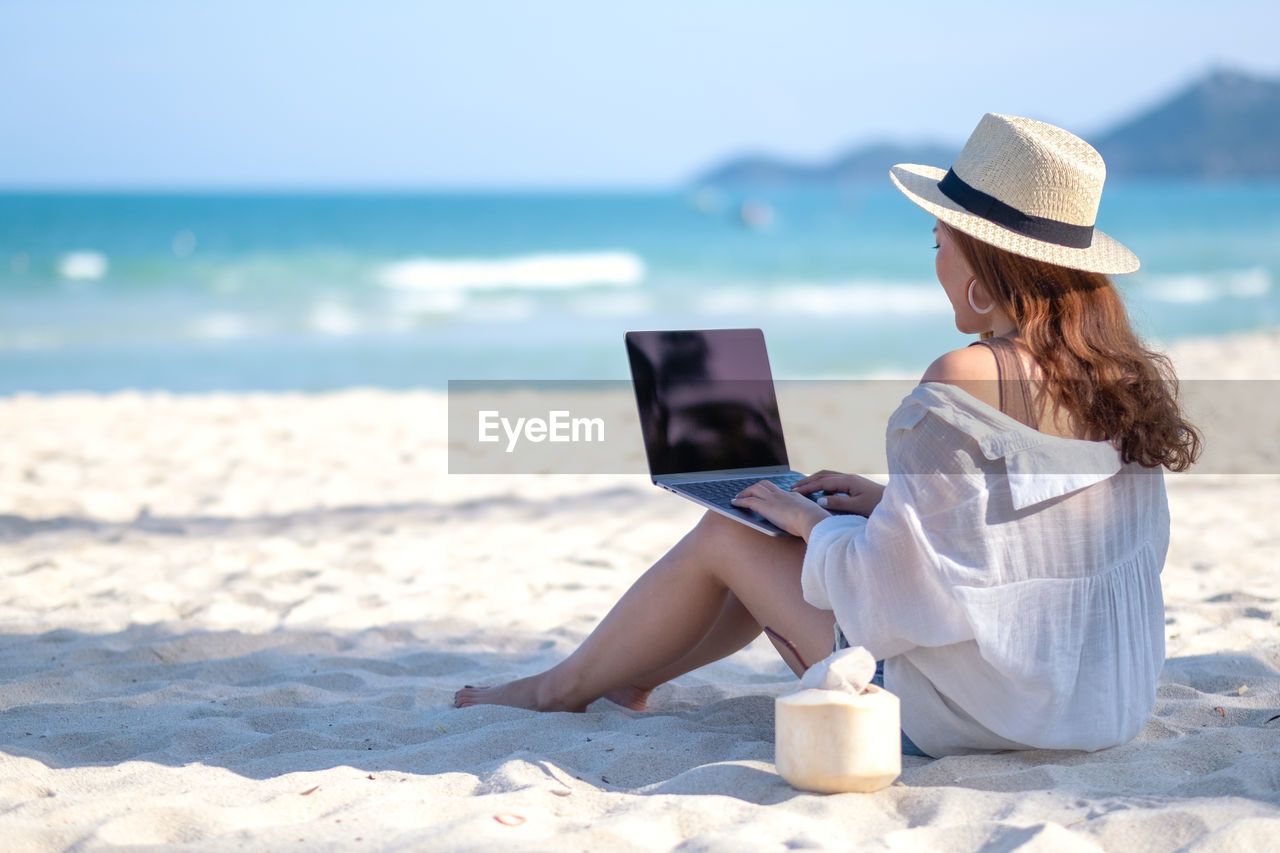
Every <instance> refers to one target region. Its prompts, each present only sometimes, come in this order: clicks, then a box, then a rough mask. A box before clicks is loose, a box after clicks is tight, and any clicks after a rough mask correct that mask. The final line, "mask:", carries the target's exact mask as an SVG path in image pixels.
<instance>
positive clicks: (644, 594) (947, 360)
mask: <svg viewBox="0 0 1280 853" xmlns="http://www.w3.org/2000/svg"><path fill="white" fill-rule="evenodd" d="M891 177H892V179H893V181H894V183H895V185H896V186H897V187H898V188H899V189H900V190H901V191H902V192H903V193H904V194H905V195H906V196H907V197H908V198H909V199H910V200H911V201H913V202H915V203H916V204H917V205H919V206H920V207H922V208H924V209H925V210H927V211H928V212H930V213H931V214H933V215H934V216H935V217H936V218H937V223H936V225H935V227H934V235H935V237H936V240H937V244H936V246H935V248H936V249H937V261H936V270H937V275H938V280H939V282H940V283H941V284H942V288H943V290H944V291H945V292H946V295H947V298H948V299H949V300H950V302H951V305H952V307H953V308H954V310H955V318H956V326H957V328H958V329H959V330H960V331H962V332H966V333H970V334H977V335H980V336H981V337H982V338H983V340H981V341H979V343H980V344H983V345H979V346H970V347H967V348H964V349H959V350H956V351H954V352H949V353H946V354H945V355H943V356H941V357H940V358H938V359H937V360H936V361H935V362H934V363H933V364H932V365H930V367H929V369H928V370H927V371H926V372H925V374H924V377H923V379H922V380H921V383H920V384H919V385H918V386H917V387H916V389H915V390H914V391H913V392H912V393H911V394H910V395H908V397H907V398H906V399H905V400H903V402H902V404H901V405H900V406H899V408H898V409H897V411H895V412H894V414H893V416H892V417H891V418H890V420H889V426H888V431H887V445H888V458H889V472H890V476H889V482H888V484H887V485H886V486H880V485H878V484H876V483H874V482H872V481H870V480H867V479H864V478H862V477H858V476H854V475H848V474H839V473H836V472H831V471H823V472H820V473H818V474H815V475H813V476H811V477H808V478H806V479H804V480H802V481H800V482H799V483H798V484H797V485H796V486H795V487H793V489H792V491H791V492H784V491H783V490H781V489H779V488H778V487H776V486H774V485H772V484H771V483H768V482H761V483H757V484H755V485H753V486H751V487H750V488H748V489H746V490H745V491H744V492H743V493H742V494H741V495H739V497H738V499H737V501H736V503H737V504H738V505H739V506H743V507H746V508H749V509H753V510H755V511H757V512H759V513H760V514H761V515H763V516H765V517H766V518H768V519H769V520H770V521H773V522H774V523H775V524H777V525H778V526H780V527H782V528H783V529H785V530H787V531H788V532H790V533H793V534H794V535H795V536H794V538H789V539H788V538H777V539H774V538H769V537H765V536H763V535H761V534H759V533H756V532H755V531H752V530H750V529H749V528H747V527H745V526H743V525H740V524H737V523H735V522H733V521H730V520H726V519H724V518H722V517H720V516H719V515H716V514H714V513H708V514H707V515H706V516H704V517H703V519H702V521H701V522H700V523H699V524H698V525H697V526H696V527H695V528H694V529H693V530H692V531H691V532H690V533H689V534H688V535H686V536H685V537H684V539H682V540H681V541H680V542H679V543H678V544H677V545H676V546H675V547H674V548H672V549H671V551H670V552H668V553H667V554H666V555H665V556H663V557H662V558H661V559H660V560H659V561H658V562H657V563H656V564H655V565H654V566H653V567H652V568H651V569H650V570H649V571H648V572H647V573H645V574H644V575H643V576H642V577H641V578H640V579H639V580H637V581H636V583H635V584H634V585H633V586H632V587H631V589H630V590H628V592H627V593H626V594H625V595H624V596H623V597H622V599H621V600H620V601H619V602H618V604H617V605H616V606H615V607H614V608H613V610H612V611H611V612H610V613H609V614H608V616H606V617H605V619H604V620H603V621H602V622H601V623H600V625H599V626H598V627H597V628H596V629H595V631H594V632H592V634H591V635H590V636H589V637H588V638H587V639H586V640H585V641H584V642H583V644H582V645H581V646H580V647H579V648H578V649H577V650H576V651H575V652H574V653H573V654H572V655H570V656H569V657H568V658H567V659H565V660H564V661H563V662H561V663H560V664H558V665H557V666H555V667H553V668H552V669H550V670H547V671H546V672H543V673H540V674H539V675H535V676H533V677H531V678H524V679H520V680H518V681H513V682H510V683H508V684H504V685H501V686H498V687H491V688H466V689H463V690H461V691H459V692H458V694H457V695H456V697H455V703H456V704H457V705H458V706H466V705H473V704H481V703H499V704H507V705H517V706H522V707H528V708H538V709H543V710H582V709H583V708H585V707H586V705H587V704H588V703H589V702H591V701H593V700H595V699H597V698H600V697H602V696H605V697H608V698H610V699H612V700H613V701H615V702H618V703H619V704H622V705H625V706H627V707H630V708H635V709H642V708H643V707H644V705H645V700H646V697H647V696H648V694H649V691H651V690H652V689H653V688H654V687H656V686H657V685H659V684H662V683H663V682H665V681H667V680H669V679H671V678H675V677H676V676H679V675H681V674H683V673H685V672H688V671H690V670H692V669H695V668H697V667H700V666H703V665H704V664H707V663H710V662H712V661H715V660H718V659H719V658H722V657H724V656H726V655H728V654H731V653H732V652H734V651H737V650H738V649H740V648H742V647H743V646H745V645H746V644H747V643H748V642H750V641H751V640H752V639H754V638H755V637H756V636H757V635H758V634H759V633H760V631H761V630H762V629H766V628H767V630H768V633H769V636H770V637H771V639H773V641H774V644H775V646H777V647H778V649H779V651H780V653H781V654H782V655H783V657H784V659H786V660H787V662H788V663H789V664H790V665H791V667H792V669H793V670H795V671H796V672H797V673H801V672H803V671H804V668H805V666H806V662H808V663H812V662H814V661H817V660H820V659H821V658H823V657H825V656H826V655H827V654H828V653H829V652H830V650H831V646H832V637H833V632H834V636H835V638H836V645H837V647H839V646H842V645H845V644H847V643H852V644H856V645H862V646H865V647H866V648H867V649H868V650H869V651H871V653H872V654H874V655H875V656H876V657H877V658H878V659H882V660H883V661H884V666H883V674H882V678H883V683H884V686H885V687H886V688H887V689H889V690H890V691H893V692H894V693H897V694H898V696H899V697H900V698H901V700H902V727H903V747H904V751H906V752H908V753H912V754H926V755H931V756H942V755H950V754H958V753H965V752H979V751H992V750H1001V749H1020V748H1060V749H1100V748H1102V747H1106V746H1111V745H1114V744H1118V743H1122V742H1124V741H1126V740H1128V739H1130V738H1132V737H1133V736H1134V735H1136V734H1137V733H1138V731H1139V730H1140V729H1141V727H1142V726H1143V724H1144V723H1145V721H1146V719H1147V717H1148V716H1149V715H1150V713H1151V709H1152V707H1153V705H1154V701H1155V682H1156V678H1157V676H1158V674H1159V671H1160V668H1161V665H1162V664H1163V660H1164V605H1163V600H1162V597H1161V592H1160V583H1159V573H1160V570H1161V568H1162V566H1163V563H1164V557H1165V552H1166V550H1167V548H1168V541H1169V517H1168V511H1167V504H1166V501H1165V492H1164V480H1163V477H1162V472H1161V468H1162V467H1167V468H1170V469H1171V470H1183V469H1185V468H1186V467H1188V466H1189V465H1190V464H1191V463H1192V462H1193V461H1194V459H1195V457H1196V456H1197V454H1198V452H1199V444H1200V439H1199V436H1198V434H1197V433H1196V431H1195V429H1194V428H1193V427H1192V426H1191V425H1190V424H1189V423H1187V421H1186V420H1184V419H1183V417H1182V415H1181V413H1180V412H1179V409H1178V406H1177V403H1176V400H1175V396H1174V393H1173V387H1172V383H1171V382H1169V381H1166V380H1171V379H1172V373H1171V370H1170V368H1169V364H1168V362H1167V360H1165V359H1164V358H1163V357H1161V356H1159V355H1156V354H1154V353H1152V352H1150V351H1148V350H1146V349H1145V348H1143V346H1142V345H1141V343H1140V342H1139V341H1138V339H1137V338H1136V337H1135V335H1134V333H1133V332H1132V330H1131V329H1130V326H1129V322H1128V318H1127V317H1126V315H1125V312H1124V308H1123V305H1122V304H1121V301H1120V298H1119V295H1118V294H1117V292H1116V290H1115V288H1114V287H1113V286H1112V284H1111V282H1110V281H1109V279H1108V278H1107V274H1113V273H1125V272H1132V271H1133V270H1136V269H1137V268H1138V260H1137V258H1136V257H1135V256H1134V255H1133V253H1132V252H1130V251H1129V250H1128V249H1126V248H1125V247H1124V246H1122V245H1120V244H1119V243H1118V242H1116V241H1115V240H1113V239H1111V238H1110V237H1108V236H1107V235H1105V234H1103V233H1102V232H1100V231H1098V230H1096V229H1095V228H1094V227H1093V224H1094V220H1095V217H1096V214H1097V208H1098V202H1099V200H1100V197H1101V191H1102V183H1103V177H1104V167H1103V163H1102V159H1101V157H1100V156H1099V155H1098V153H1097V152H1096V151H1095V150H1094V149H1093V148H1091V147H1090V146H1089V145H1088V144H1087V143H1085V142H1084V141H1083V140H1081V139H1079V138H1077V137H1075V136H1073V135H1071V134H1069V133H1067V132H1066V131H1063V130H1061V129H1060V128H1057V127H1054V126H1052V125H1048V124H1044V123H1042V122H1036V121H1031V120H1029V119H1022V118H1014V117H1008V116H999V115H994V114H988V115H987V116H985V117H984V118H983V119H982V121H981V122H980V123H979V124H978V127H977V129H976V130H975V131H974V132H973V135H972V136H971V137H970V138H969V140H968V142H967V143H966V144H965V147H964V150H963V151H961V153H960V156H959V157H958V158H957V160H956V162H955V165H954V166H953V167H952V169H951V170H949V171H945V172H944V170H942V169H935V168H931V167H926V166H912V165H900V166H895V167H894V168H893V170H892V171H891ZM818 490H821V491H823V492H825V493H826V494H828V495H830V497H828V498H826V500H825V502H823V501H819V503H820V504H823V505H821V506H820V505H817V504H815V503H814V502H813V501H811V500H809V499H808V498H806V497H804V495H807V494H811V493H813V492H815V491H818ZM832 510H836V511H840V512H841V513H845V514H840V515H833V514H832V513H831V512H830V511H832Z"/></svg>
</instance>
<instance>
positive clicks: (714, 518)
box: [693, 510, 779, 554]
mask: <svg viewBox="0 0 1280 853" xmlns="http://www.w3.org/2000/svg"><path fill="white" fill-rule="evenodd" d="M693 534H694V539H695V541H696V542H697V544H698V545H699V546H705V547H707V548H709V549H711V550H712V551H713V552H715V553H718V554H723V553H726V552H733V551H736V550H738V549H741V548H744V547H745V548H748V549H754V548H762V547H763V548H767V547H769V545H770V544H771V543H774V542H777V541H779V540H777V539H775V538H774V537H772V536H768V535H766V534H764V533H761V532H760V531H758V530H755V529H754V528H751V527H748V526H747V525H745V524H742V523H741V522H738V521H734V520H733V519H732V518H727V517H726V516H723V515H721V514H720V513H718V512H713V511H712V510H707V511H706V512H704V513H703V514H702V518H701V519H700V520H699V521H698V524H697V526H696V527H694V528H693Z"/></svg>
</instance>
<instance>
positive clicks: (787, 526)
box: [730, 480, 831, 542]
mask: <svg viewBox="0 0 1280 853" xmlns="http://www.w3.org/2000/svg"><path fill="white" fill-rule="evenodd" d="M730 503H732V504H733V505H734V506H739V507H742V508H743V509H750V510H755V511H756V512H758V513H760V514H761V515H763V516H764V517H765V518H767V519H769V521H772V522H773V523H774V524H776V525H778V526H779V527H781V528H782V529H783V530H785V531H787V532H788V533H790V534H792V535H795V536H799V537H801V538H802V539H804V540H805V541H806V542H807V541H809V533H810V531H812V530H813V528H814V525H816V524H817V523H818V522H819V521H822V519H824V518H827V517H828V516H830V515H831V513H829V512H827V511H826V510H825V509H823V508H822V507H820V506H818V505H817V504H816V503H814V502H813V501H812V500H810V499H809V498H806V497H805V496H804V495H802V494H800V493H798V492H789V491H784V490H783V489H780V488H778V487H777V486H776V485H775V484H773V483H771V482H769V481H768V480H760V481H759V482H757V483H752V484H751V485H750V486H747V487H746V488H745V489H743V490H742V491H741V492H740V493H739V494H738V496H737V497H736V498H734V499H733V500H732V501H730Z"/></svg>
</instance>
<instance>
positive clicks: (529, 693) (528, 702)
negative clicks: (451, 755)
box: [453, 673, 587, 713]
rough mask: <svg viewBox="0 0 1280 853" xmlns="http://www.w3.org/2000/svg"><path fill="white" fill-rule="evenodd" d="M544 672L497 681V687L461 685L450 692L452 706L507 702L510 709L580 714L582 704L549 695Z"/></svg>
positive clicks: (584, 708) (466, 706) (504, 703)
mask: <svg viewBox="0 0 1280 853" xmlns="http://www.w3.org/2000/svg"><path fill="white" fill-rule="evenodd" d="M545 676H546V673H543V674H541V675H532V676H530V677H528V678H519V679H516V680H515V681H508V682H507V683H506V684H499V685H498V686H497V687H464V688H462V689H461V690H459V691H458V692H457V693H455V694H453V706H454V707H455V708H469V707H471V706H472V705H509V706H511V707H512V708H528V709H529V710H531V711H575V712H577V713H582V712H583V711H585V710H586V709H587V706H586V705H585V704H583V705H572V704H569V703H566V702H563V701H559V700H557V699H555V698H553V697H552V696H551V695H550V689H549V686H548V685H547V683H546V681H547V679H546V678H545Z"/></svg>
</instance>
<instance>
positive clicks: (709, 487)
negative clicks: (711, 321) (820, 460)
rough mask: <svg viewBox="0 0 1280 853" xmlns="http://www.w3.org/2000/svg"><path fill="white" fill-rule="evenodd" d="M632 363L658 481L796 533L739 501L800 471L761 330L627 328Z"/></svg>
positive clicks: (784, 483)
mask: <svg viewBox="0 0 1280 853" xmlns="http://www.w3.org/2000/svg"><path fill="white" fill-rule="evenodd" d="M626 345H627V360H628V361H629V362H630V365H631V383H632V385H633V386H634V387H635V392H636V405H637V406H638V408H639V411H640V428H641V431H642V432H643V434H644V448H645V455H646V456H647V457H648V460H649V476H650V477H651V478H652V479H653V482H654V483H655V484H656V485H658V486H661V487H662V488H664V489H667V490H668V491H671V492H675V493H676V494H678V495H680V496H681V497H684V498H688V499H689V500H691V501H693V502H694V503H697V504H701V505H702V506H705V507H707V508H708V509H711V510H714V511H715V512H718V513H720V514H721V515H724V516H727V517H728V518H732V519H733V520H734V521H739V522H741V523H743V524H745V525H747V526H748V527H752V528H755V529H756V530H759V531H760V532H762V533H767V534H769V535H770V536H789V535H790V534H788V533H787V532H786V531H784V530H782V529H781V528H779V527H777V526H776V525H774V524H772V523H771V522H769V521H768V520H766V519H765V518H764V517H763V516H761V515H760V514H759V513H756V512H753V511H751V510H748V509H743V508H741V507H736V506H734V505H733V504H731V503H730V501H731V500H733V498H735V497H736V496H737V495H738V493H739V492H741V491H742V490H743V489H745V488H746V487H747V486H749V485H751V484H752V483H754V482H756V481H757V480H762V479H768V480H772V481H773V482H774V483H777V484H778V486H779V487H781V488H783V489H788V488H790V487H791V485H792V484H793V483H795V482H796V481H797V480H799V479H801V478H802V477H803V476H804V475H803V474H800V473H799V472H796V471H792V470H791V466H790V464H789V463H788V461H787V446H786V442H785V441H784V440H783V437H782V419H781V417H780V416H779V414H778V397H777V394H776V392H775V390H774V386H773V374H772V373H771V372H770V370H769V356H768V353H767V352H766V351H765V347H764V332H762V331H761V330H760V329H709V330H701V331H697V330H695V331H654V332H627V334H626Z"/></svg>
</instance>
